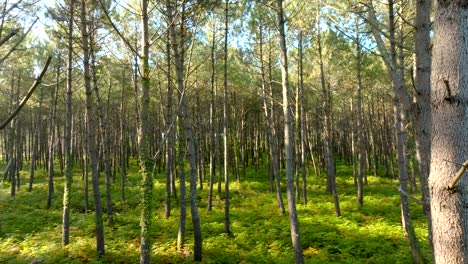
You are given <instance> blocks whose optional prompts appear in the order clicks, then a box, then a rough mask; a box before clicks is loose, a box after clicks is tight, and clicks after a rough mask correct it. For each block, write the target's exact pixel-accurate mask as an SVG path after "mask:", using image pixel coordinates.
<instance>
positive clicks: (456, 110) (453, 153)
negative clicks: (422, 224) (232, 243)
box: [429, 0, 468, 263]
mask: <svg viewBox="0 0 468 264" xmlns="http://www.w3.org/2000/svg"><path fill="white" fill-rule="evenodd" d="M435 10H436V12H435V16H434V28H435V35H434V44H433V48H432V51H433V52H432V65H431V67H432V73H431V86H432V87H431V94H430V96H431V97H430V100H431V107H432V109H431V114H432V128H431V162H430V176H429V190H430V194H431V195H430V197H431V219H432V234H433V242H434V256H435V259H434V261H435V263H468V243H466V241H467V240H468V219H467V215H468V211H467V207H466V203H467V201H468V193H467V192H466V184H467V178H466V176H464V177H463V178H461V180H460V181H459V182H458V183H457V182H456V181H454V179H455V175H456V174H457V171H458V170H460V169H461V166H462V165H460V164H463V163H464V162H465V163H464V164H463V167H464V168H466V167H465V166H466V164H467V163H466V161H465V160H466V159H467V157H468V141H466V138H467V137H468V134H467V132H468V122H467V119H468V116H467V115H468V113H467V111H466V109H467V98H468V74H467V72H466V69H467V68H468V28H467V27H466V26H465V25H467V24H468V16H467V14H468V6H467V5H466V2H465V1H459V0H452V1H435ZM448 47H449V48H448ZM463 171H464V170H463ZM451 187H453V188H451Z"/></svg>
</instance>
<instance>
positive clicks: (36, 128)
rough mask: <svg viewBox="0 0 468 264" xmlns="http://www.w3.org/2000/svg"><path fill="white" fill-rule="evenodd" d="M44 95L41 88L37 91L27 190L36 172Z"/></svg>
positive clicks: (31, 184)
mask: <svg viewBox="0 0 468 264" xmlns="http://www.w3.org/2000/svg"><path fill="white" fill-rule="evenodd" d="M43 97H44V90H43V89H42V90H41V92H40V93H39V107H38V110H37V112H36V113H35V114H36V118H35V119H36V120H35V125H34V135H33V143H32V156H31V168H30V171H29V188H28V191H29V192H30V191H32V188H33V184H34V176H35V175H34V174H35V172H36V166H37V160H38V158H39V157H38V156H39V155H38V148H39V132H40V126H41V122H40V120H41V115H42V101H43Z"/></svg>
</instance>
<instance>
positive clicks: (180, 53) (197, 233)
mask: <svg viewBox="0 0 468 264" xmlns="http://www.w3.org/2000/svg"><path fill="white" fill-rule="evenodd" d="M166 3H167V13H168V17H169V21H170V23H169V24H170V25H171V26H170V27H169V31H170V35H171V38H170V39H171V46H172V50H173V52H174V61H175V66H176V80H177V87H178V89H179V91H180V93H181V99H180V106H179V109H178V113H177V114H178V116H179V118H180V119H181V121H180V122H181V125H182V126H183V129H184V134H185V139H186V142H187V145H188V154H187V156H188V160H189V164H190V212H191V215H192V225H193V236H194V260H195V261H201V260H202V233H201V224H200V217H199V215H198V207H197V162H196V150H195V142H194V140H195V138H194V135H193V127H192V121H191V118H190V115H189V112H188V106H187V99H186V94H185V93H186V87H185V82H184V50H185V49H184V47H183V44H182V43H180V42H178V41H177V40H178V39H177V35H176V27H175V23H174V16H173V9H172V5H171V3H170V0H167V2H166ZM180 23H181V24H180V29H179V30H180V37H181V38H180V39H184V24H185V23H186V21H185V4H183V5H182V11H181V18H180Z"/></svg>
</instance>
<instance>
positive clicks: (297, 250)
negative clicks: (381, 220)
mask: <svg viewBox="0 0 468 264" xmlns="http://www.w3.org/2000/svg"><path fill="white" fill-rule="evenodd" d="M277 16H278V18H277V20H278V28H279V41H280V46H281V75H282V78H281V79H282V84H283V114H284V152H285V156H286V157H285V162H286V180H287V195H288V211H289V223H290V229H291V239H292V244H293V249H294V258H295V263H296V264H299V263H304V255H303V254H302V246H301V239H300V233H299V220H298V217H297V211H296V201H295V197H294V179H293V178H294V157H293V156H294V135H293V129H292V128H293V127H292V113H291V105H290V98H289V97H290V90H289V89H290V88H289V78H288V55H287V54H288V53H287V50H286V33H285V29H284V28H285V23H286V22H285V20H284V14H283V1H282V0H277Z"/></svg>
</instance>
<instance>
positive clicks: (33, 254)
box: [0, 163, 430, 263]
mask: <svg viewBox="0 0 468 264" xmlns="http://www.w3.org/2000/svg"><path fill="white" fill-rule="evenodd" d="M26 171H27V170H26V169H25V172H22V173H21V177H22V181H23V183H25V182H26V181H27V180H26V179H27V177H29V174H28V173H27V172H26ZM337 174H338V179H337V182H338V192H339V198H340V202H341V211H342V216H341V217H336V216H335V214H334V206H333V198H332V196H331V195H330V194H328V193H326V191H325V188H324V186H325V180H324V177H323V176H321V177H317V176H315V175H309V176H308V178H307V181H308V204H307V205H303V204H301V203H298V205H297V209H298V215H299V221H300V232H301V241H302V247H303V249H304V256H305V261H306V263H411V262H412V260H411V253H410V249H409V244H408V242H407V241H406V239H405V238H404V234H403V231H402V228H401V224H400V221H401V220H400V203H399V195H398V190H397V188H396V187H397V182H396V181H393V180H390V179H385V178H379V177H373V176H369V177H368V181H369V182H368V184H367V185H366V186H365V195H364V207H363V208H361V209H360V208H359V207H358V205H357V199H356V188H355V187H354V184H353V179H352V171H351V170H350V168H349V167H347V166H344V165H343V164H338V167H337ZM46 175H47V173H46V172H45V171H43V170H38V171H37V173H36V180H35V183H34V187H33V191H32V192H27V186H26V185H23V186H22V187H21V189H20V190H19V192H18V193H17V195H16V197H10V195H9V190H10V186H9V183H8V182H4V183H3V184H2V186H1V188H0V212H1V213H0V263H138V262H139V247H140V245H139V236H140V233H139V216H140V210H139V202H140V197H139V190H140V179H141V178H140V176H139V175H138V169H137V168H136V166H135V164H134V163H132V166H131V168H130V170H129V175H128V182H127V189H126V196H127V200H126V201H125V202H122V201H120V193H119V191H120V186H119V183H120V179H119V176H118V175H117V179H116V181H115V183H114V184H113V185H112V200H113V209H114V224H113V225H112V226H110V225H106V226H105V243H106V255H105V257H104V258H101V259H97V258H96V257H95V255H96V253H95V237H94V232H95V228H94V212H93V208H92V206H93V200H92V194H91V193H90V195H89V199H90V209H91V210H90V211H89V212H88V213H85V210H84V206H85V205H84V198H83V197H84V182H83V179H82V177H81V173H80V172H79V171H78V170H76V171H75V176H74V182H73V188H72V213H71V227H70V245H68V246H66V247H62V246H61V223H62V219H61V215H62V192H63V178H62V177H61V176H60V175H59V174H58V173H57V174H56V177H55V193H54V196H53V205H52V208H51V209H50V210H47V209H46V199H47V179H46V177H47V176H46ZM207 177H208V176H207ZM283 177H284V175H283ZM101 178H103V177H101ZM268 179H269V177H268V169H267V166H266V165H265V166H264V167H261V168H260V170H259V171H258V172H255V171H254V169H253V168H249V169H248V170H247V172H246V176H245V178H241V179H240V182H237V181H235V180H233V181H232V183H231V231H232V232H233V234H232V236H227V235H225V234H224V233H223V231H224V226H223V221H224V211H223V206H224V201H223V195H222V194H218V193H216V187H215V188H214V190H215V194H216V195H215V196H214V201H213V204H214V206H213V211H211V212H208V211H207V210H206V206H207V201H206V199H207V196H208V191H207V186H206V184H205V186H204V187H205V188H204V189H203V190H199V191H198V198H199V199H198V205H199V213H200V218H201V223H202V231H203V263H291V262H292V261H293V259H294V256H293V251H292V246H291V236H290V233H289V222H288V216H287V215H282V214H281V213H280V211H279V209H278V207H277V205H276V196H275V194H274V193H271V192H269V183H268ZM101 180H102V181H103V179H101ZM283 180H284V179H283ZM164 184H165V180H164V176H163V175H162V174H158V175H156V181H155V187H154V193H155V199H154V202H155V211H154V221H153V229H152V237H153V247H152V262H153V263H191V262H192V261H193V258H192V252H191V250H192V248H193V238H192V230H193V229H192V227H191V224H190V223H191V221H190V210H188V216H187V217H188V219H187V243H186V248H185V249H183V250H182V251H178V250H177V249H176V239H177V227H178V216H179V213H178V208H177V207H178V204H176V201H174V200H173V201H172V205H173V208H174V209H173V210H172V214H171V217H170V218H169V219H165V217H164V212H163V211H164V188H165V187H164ZM284 186H285V184H283V188H285V187H284ZM101 193H102V199H103V200H102V201H103V204H105V203H104V186H103V185H101ZM283 193H284V195H283V196H284V201H285V202H286V195H285V189H283ZM300 201H302V200H300ZM411 209H412V211H411V212H412V217H413V220H414V222H413V223H414V225H415V229H416V232H417V235H418V238H419V240H420V242H421V246H422V249H423V252H424V254H425V257H426V258H427V259H429V258H430V253H429V249H428V246H427V226H426V223H425V220H424V216H423V213H422V210H421V208H420V206H417V205H415V204H412V205H411ZM104 220H106V217H105V216H104Z"/></svg>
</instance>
